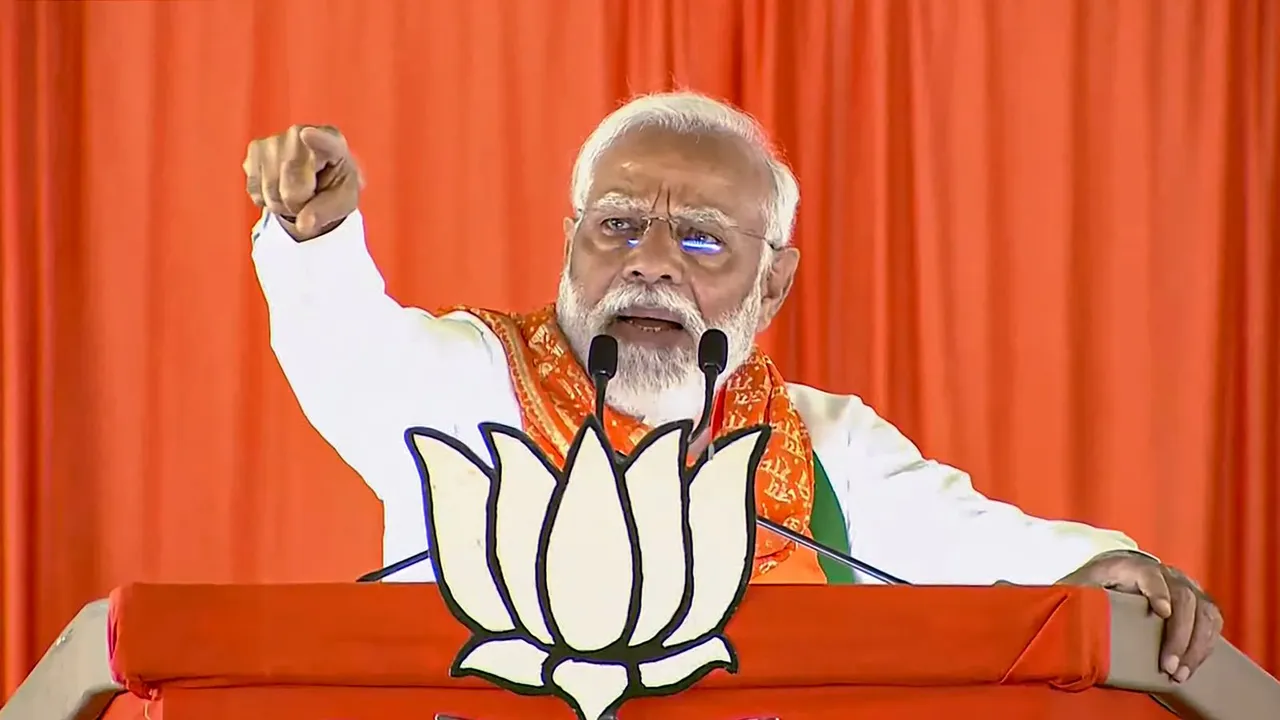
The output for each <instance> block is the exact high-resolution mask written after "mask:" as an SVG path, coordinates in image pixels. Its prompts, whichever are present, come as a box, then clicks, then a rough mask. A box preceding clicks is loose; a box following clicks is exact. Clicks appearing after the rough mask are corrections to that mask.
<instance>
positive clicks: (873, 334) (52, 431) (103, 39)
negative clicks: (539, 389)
mask: <svg viewBox="0 0 1280 720" xmlns="http://www.w3.org/2000/svg"><path fill="white" fill-rule="evenodd" d="M0 40H2V44H0V248H2V251H3V254H2V258H3V265H2V270H3V273H2V275H0V292H2V297H3V304H2V306H0V311H2V312H0V333H2V334H0V339H2V341H3V349H2V352H0V357H2V361H3V366H2V368H3V374H2V376H0V402H2V405H0V418H2V423H3V424H2V444H0V453H2V464H0V472H2V475H0V493H2V494H0V511H2V512H0V543H2V545H3V549H2V552H0V558H2V559H0V570H2V574H0V608H2V616H0V633H2V635H0V638H2V639H0V650H2V658H0V669H2V673H0V674H2V685H3V690H4V691H5V692H6V694H7V692H8V691H10V690H11V689H12V688H13V687H14V686H15V685H16V684H17V682H18V681H19V680H20V679H21V677H22V676H23V675H24V673H25V672H26V671H27V669H28V668H29V667H30V665H31V664H32V663H33V662H34V660H35V659H36V658H37V657H38V656H39V653H40V652H42V651H43V649H44V648H45V647H46V646H47V644H48V643H49V642H50V641H52V639H53V638H54V637H55V634H56V632H57V631H58V629H59V628H60V627H61V626H62V625H63V624H64V623H65V622H66V621H67V620H68V619H69V618H70V617H71V616H72V614H73V613H74V612H75V610H76V609H77V608H78V607H79V606H80V605H81V604H83V603H84V602H86V601H88V600H90V599H93V598H97V597H101V596H103V595H104V594H105V593H106V592H107V591H108V590H109V589H110V588H111V587H112V586H115V585H118V584H121V583H125V582H129V581H134V580H160V581H195V580H202V581H228V582H272V581H298V580H345V579H350V578H353V577H354V576H356V575H357V574H359V573H360V572H362V571H364V570H366V569H369V568H371V567H373V566H376V565H377V564H378V561H379V559H380V557H379V551H378V544H379V538H380V532H379V529H380V522H381V515H380V511H379V507H378V505H377V502H376V500H375V499H374V497H373V496H372V494H371V493H370V492H369V491H367V490H366V489H365V488H364V486H363V484H362V483H361V482H360V480H359V479H358V478H357V477H356V476H355V475H354V474H353V473H352V472H351V471H350V470H349V469H347V468H346V467H345V465H344V464H343V463H342V462H341V461H340V460H339V459H338V457H337V456H336V455H335V454H334V452H333V451H332V450H331V449H329V448H328V446H327V445H326V444H325V443H324V442H323V440H322V439H320V438H319V437H318V436H317V435H316V434H315V432H314V431H312V430H311V429H310V428H309V426H308V425H307V423H306V421H305V419H304V418H303V416H302V414H301V412H300V411H299V410H298V407H297V404H296V403H295V401H294V399H293V398H292V396H291V394H290V391H289V388H288V386H287V384H286V382H285V380H284V378H283V377H282V375H281V372H280V370H279V368H278V367H277V365H276V363H275V360H274V358H273V357H272V355H271V352H270V349H269V347H268V334H267V324H266V312H265V308H264V303H263V301H262V298H261V295H260V293H259V290H258V288H257V285H256V281H255V279H254V275H253V270H252V266H251V263H250V259H249V238H248V232H249V227H250V225H251V223H252V222H253V221H254V219H255V215H256V214H255V212H254V211H253V209H252V208H251V207H250V205H249V202H248V200H247V199H246V196H245V193H244V190H243V178H242V176H241V173H240V168H239V164H240V160H241V157H242V154H243V151H244V147H245V144H246V143H247V141H248V140H249V139H250V138H252V137H254V136H259V135H263V134H267V133H271V132H276V131H279V130H281V129H282V128H284V127H287V126H288V125H289V124H292V123H332V124H335V125H338V126H340V127H341V128H342V129H343V130H344V131H345V132H346V133H347V134H348V135H349V137H350V138H351V141H352V144H353V146H354V147H355V148H356V149H357V152H358V154H359V157H360V159H361V160H362V161H363V163H364V165H365V166H366V168H367V172H368V177H369V186H368V190H367V195H366V199H365V203H364V207H365V209H366V212H367V216H368V227H369V237H370V243H371V246H372V251H373V253H374V255H375V257H376V258H377V260H378V261H379V263H380V265H381V267H382V268H383V270H384V272H385V274H386V276H387V279H388V283H389V286H390V289H391V291H392V292H393V294H394V295H395V296H396V297H397V298H398V299H400V300H401V301H402V302H405V303H410V304H415V305H419V306H423V307H436V306H439V305H443V304H447V303H455V302H467V303H475V304H482V305H489V306H494V307H512V308H514V307H529V306H531V305H533V304H535V303H540V302H544V301H546V300H548V299H549V298H551V297H552V293H553V291H554V288H555V282H556V277H557V272H558V270H559V264H560V260H561V235H560V219H561V218H562V216H563V215H564V213H565V211H566V205H567V194H568V191H567V187H568V177H569V168H570V164H571V162H572V159H573V157H574V154H575V151H576V148H577V145H578V143H580V142H581V141H582V139H583V138H584V137H585V136H586V134H587V133H588V132H589V131H590V129H591V128H592V127H593V125H594V124H595V123H596V122H597V121H598V120H599V119H600V118H601V117H602V116H603V115H604V114H605V113H606V112H607V111H608V110H609V109H611V108H612V107H614V106H615V104H616V103H617V102H618V101H619V100H620V99H622V98H624V97H626V96H627V95H629V94H631V93H633V92H638V91H649V90H657V89H662V88H667V87H670V86H673V85H678V86H685V87H692V88H696V89H699V90H702V91H706V92H710V93H713V94H716V95H720V96H723V97H725V98H728V99H730V100H733V101H735V102H737V103H739V104H741V105H742V106H744V107H745V108H747V109H748V110H750V111H751V112H753V113H755V114H756V115H757V116H758V117H760V118H761V120H762V121H763V122H764V123H765V124H766V125H767V126H768V127H769V128H770V129H771V130H772V131H773V132H774V133H775V134H776V137H777V138H778V140H779V142H780V143H781V145H782V146H783V147H784V148H785V150H786V153H787V155H788V157H789V158H790V159H791V161H792V162H793V163H794V165H795V167H796V169H797V172H798V175H799V177H800V181H801V185H802V188H803V192H804V200H803V202H802V204H801V214H800V215H801V217H800V229H799V235H798V239H797V243H798V244H799V246H800V248H802V252H803V256H804V259H803V261H802V263H801V270H800V277H799V281H798V282H797V285H796V290H795V293H794V295H793V297H792V299H791V300H790V302H789V304H788V306H787V308H786V310H785V312H784V314H783V316H782V317H781V319H780V320H779V321H778V322H777V323H776V327H775V329H774V330H773V331H772V332H771V333H770V334H769V337H768V338H767V339H766V341H765V343H766V345H767V347H768V349H769V350H770V351H771V352H772V353H773V354H774V355H775V357H776V358H777V359H778V361H779V364H780V365H781V366H782V368H783V369H784V371H785V372H786V373H788V375H789V376H790V377H791V378H792V379H794V380H797V381H802V382H806V383H810V384H816V385H819V386H821V387H824V388H828V389H830V390H833V391H839V392H852V393H857V394H860V395H862V396H863V397H864V398H865V399H866V400H867V401H868V402H870V403H871V404H872V405H873V406H875V407H876V408H877V409H878V410H879V411H880V412H881V413H882V414H883V415H885V416H887V417H888V418H889V419H891V420H892V421H894V422H896V423H897V424H898V425H899V426H900V427H901V428H902V429H903V430H904V431H905V432H907V433H908V434H909V435H910V436H911V437H913V438H914V439H915V440H916V441H917V442H918V443H919V444H920V445H921V446H922V448H923V449H924V450H925V451H926V452H927V453H929V454H931V455H933V456H937V457H940V458H942V459H945V460H947V461H950V462H951V463H953V464H956V465H959V466H961V467H964V468H966V469H968V470H970V471H971V472H972V473H973V474H974V477H975V481H976V483H977V484H978V486H979V487H980V488H982V489H983V490H984V491H986V492H988V493H990V494H993V495H995V496H998V497H1001V498H1004V499H1007V500H1010V501H1013V502H1016V503H1018V504H1020V505H1022V506H1023V507H1024V508H1026V509H1027V510H1029V511H1031V512H1035V513H1039V514H1045V515H1051V516H1066V517H1071V518H1075V519H1080V520H1084V521H1088V522H1091V523H1095V524H1101V525H1107V526H1115V527H1120V528H1123V529H1125V530H1127V531H1128V532H1130V533H1131V534H1132V535H1133V536H1134V537H1135V538H1137V539H1138V540H1139V541H1140V542H1141V543H1142V544H1143V546H1144V547H1146V548H1148V549H1150V550H1152V551H1154V552H1155V553H1157V554H1159V555H1160V556H1162V557H1163V558H1166V559H1167V560H1168V561H1170V562H1173V563H1176V564H1178V565H1180V566H1183V567H1185V568H1186V569H1187V570H1189V571H1190V572H1191V573H1193V574H1194V575H1195V576H1197V577H1199V578H1202V579H1203V580H1204V582H1205V583H1206V585H1207V587H1208V589H1209V590H1210V591H1211V592H1212V593H1213V594H1214V595H1215V596H1216V597H1217V598H1218V599H1219V601H1220V602H1221V604H1222V606H1223V607H1224V610H1225V613H1226V616H1227V618H1228V628H1227V633H1228V636H1229V637H1230V638H1231V639H1233V640H1234V641H1235V642H1236V643H1237V644H1238V645H1240V646H1241V647H1242V648H1243V649H1244V650H1245V651H1247V652H1249V653H1250V654H1252V655H1253V656H1254V657H1255V658H1257V659H1258V660H1259V661H1260V662H1261V663H1263V664H1264V665H1266V666H1267V667H1268V668H1269V669H1270V670H1271V671H1273V672H1280V450H1278V448H1280V216H1278V212H1280V211H1278V210H1277V208H1278V207H1280V200H1278V198H1280V181H1278V179H1277V174H1278V173H1280V138H1278V135H1280V119H1278V114H1280V108H1278V104H1280V6H1278V5H1277V4H1276V3H1275V2H1272V1H1271V0H1253V1H1246V0H1202V1H1200V2H1195V1H1192V0H1180V1H1176V2H1175V1H1173V0H1148V1H1145V2H1136V1H1130V0H1110V1H1107V2H1103V1H1096V0H1094V1H1086V0H1078V1H1075V2H1073V1H1071V0H1036V2H1026V1H1024V0H1004V1H997V0H993V1H991V2H984V3H959V2H953V1H952V0H937V1H936V2H928V1H925V0H919V1H911V0H878V1H877V0H867V1H865V2H856V1H854V0H808V1H806V2H783V1H782V0H777V1H776V2H774V1H767V0H760V1H753V2H748V1H746V0H743V1H741V2H739V1H734V0H684V1H681V0H665V1H662V0H652V1H648V2H645V1H641V0H630V1H623V0H612V1H610V2H600V1H599V0H521V1H520V2H510V1H509V0H469V1H468V2H453V1H452V0H438V1H435V2H426V1H422V0H395V1H393V0H382V1H381V2H373V3H359V2H357V1H356V0H350V1H349V2H348V1H343V2H339V1H337V0H333V1H332V2H326V3H318V2H315V1H314V0H292V1H283V0H280V1H276V2H270V3H267V2H257V3H251V2H247V1H246V2H238V1H236V0H217V1H211V2H145V3H142V2H139V3H110V2H24V1H22V0H0Z"/></svg>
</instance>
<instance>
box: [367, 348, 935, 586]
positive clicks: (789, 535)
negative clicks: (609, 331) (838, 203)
mask: <svg viewBox="0 0 1280 720" xmlns="http://www.w3.org/2000/svg"><path fill="white" fill-rule="evenodd" d="M728 364H729V339H728V338H727V337H726V336H725V334H724V332H722V331H720V330H718V329H716V328H711V329H710V330H707V331H706V332H705V333H703V334H702V337H701V338H699V339H698V368H699V369H700V370H702V375H703V377H704V378H705V379H706V384H705V386H704V393H703V403H702V417H701V418H700V419H699V420H698V424H697V426H696V427H695V428H694V430H693V434H692V435H690V436H689V439H690V441H692V440H693V439H695V438H697V437H698V436H699V435H701V434H702V433H703V432H705V431H706V429H707V427H708V426H710V424H711V414H712V406H713V405H714V403H715V390H716V380H717V379H719V377H720V374H721V373H723V372H724V371H725V368H726V367H727V366H728ZM617 373H618V341H617V340H616V339H615V338H613V337H612V336H611V335H597V336H595V337H594V338H592V339H591V348H590V350H589V351H588V353H587V375H588V376H590V378H591V381H592V383H594V385H595V390H596V406H595V413H596V418H597V420H598V421H599V422H600V426H601V428H603V427H604V404H605V403H604V398H605V390H606V389H607V388H608V385H609V381H610V380H612V379H613V376H614V375H616V374H617ZM712 440H713V442H709V443H707V449H706V450H705V451H704V452H705V453H706V456H707V458H710V457H711V455H712V454H713V453H714V452H715V449H714V448H715V443H714V438H712ZM616 460H617V461H618V462H624V461H625V460H626V458H625V456H624V455H622V454H621V453H618V457H617V458H616ZM756 525H757V526H759V527H761V528H764V529H765V530H768V531H769V532H772V533H774V534H776V535H780V536H781V537H783V538H785V539H787V540H789V541H791V542H793V543H795V544H796V545H798V546H800V547H804V548H808V549H809V550H812V551H814V552H815V553H817V554H819V555H821V556H823V557H826V558H830V559H831V560H834V561H835V562H838V563H840V564H841V565H844V566H845V567H847V568H849V569H851V570H854V571H857V572H860V573H862V574H864V575H867V576H869V577H872V578H875V579H876V580H879V581H880V582H882V583H886V584H889V585H910V584H911V583H909V582H907V581H906V580H903V579H901V578H899V577H895V576H893V575H890V574H889V573H887V572H885V571H883V570H880V569H879V568H876V567H874V566H872V565H868V564H866V563H864V562H862V561H861V560H859V559H857V558H855V557H852V556H850V555H846V554H844V553H842V552H840V551H839V550H836V549H834V548H830V547H827V546H826V545H823V544H822V543H820V542H818V541H816V540H813V539H812V538H808V537H805V536H804V535H801V534H800V533H798V532H796V531H794V530H792V529H791V528H788V527H786V526H784V525H780V524H778V523H775V522H773V521H772V520H769V519H767V518H763V517H757V518H756ZM430 559H431V550H430V548H428V549H426V550H423V551H422V552H420V553H418V554H416V555H411V556H409V557H407V558H405V559H403V560H400V561H399V562H395V563H392V564H390V565H388V566H386V567H384V568H380V569H378V570H374V571H373V572H370V573H366V574H364V575H361V576H360V578H359V579H357V580H356V582H360V583H368V582H378V581H381V580H383V579H384V578H386V577H388V576H389V575H394V574H395V573H398V572H400V571H401V570H405V569H407V568H410V567H413V566H414V565H417V564H419V563H423V562H427V561H428V560H430Z"/></svg>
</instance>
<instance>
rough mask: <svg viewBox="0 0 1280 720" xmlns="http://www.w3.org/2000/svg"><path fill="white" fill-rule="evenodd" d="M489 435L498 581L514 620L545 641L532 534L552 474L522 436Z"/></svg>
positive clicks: (542, 514)
mask: <svg viewBox="0 0 1280 720" xmlns="http://www.w3.org/2000/svg"><path fill="white" fill-rule="evenodd" d="M489 437H490V442H491V443H492V446H493V450H494V453H495V454H496V457H495V460H496V462H497V469H498V501H497V513H496V517H495V525H494V527H495V529H496V530H497V534H496V537H497V549H498V565H499V567H500V568H501V571H502V581H503V582H504V583H505V584H506V586H507V593H508V594H509V595H510V598H511V605H512V608H513V609H514V610H515V613H516V616H517V617H519V618H520V623H521V624H522V625H524V627H525V628H527V629H528V631H529V634H531V635H533V637H534V638H536V639H537V640H539V641H540V642H542V644H544V645H550V644H552V638H551V630H550V629H549V628H548V626H547V620H546V617H545V616H544V615H543V612H542V603H541V602H539V600H538V582H537V580H538V573H537V569H538V539H539V536H540V535H541V533H542V527H543V524H544V523H545V522H546V520H547V506H548V504H549V503H550V502H551V494H552V493H553V492H555V489H556V477H555V475H554V474H552V472H551V470H550V469H549V468H548V467H547V466H546V464H545V463H543V462H542V459H541V458H540V457H538V456H535V455H534V454H533V453H534V451H533V450H532V449H531V448H530V447H529V446H528V445H527V444H526V442H527V441H524V440H521V439H520V438H518V437H513V436H512V435H508V434H507V433H504V432H495V433H492V434H491V435H490V436H489Z"/></svg>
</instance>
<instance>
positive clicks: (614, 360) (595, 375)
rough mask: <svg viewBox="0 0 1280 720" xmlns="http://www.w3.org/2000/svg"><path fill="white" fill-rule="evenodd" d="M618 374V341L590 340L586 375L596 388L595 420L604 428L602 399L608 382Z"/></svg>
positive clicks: (607, 338) (603, 337) (602, 337)
mask: <svg viewBox="0 0 1280 720" xmlns="http://www.w3.org/2000/svg"><path fill="white" fill-rule="evenodd" d="M617 374H618V340H617V339H616V338H615V337H613V336H612V335H597V336H595V337H593V338H591V348H590V349H589V350H588V351H587V375H588V376H590V378H591V382H592V384H594V385H595V387H596V420H599V421H600V427H601V428H603V427H604V397H605V390H607V389H608V387H609V381H610V380H612V379H613V376H614V375H617Z"/></svg>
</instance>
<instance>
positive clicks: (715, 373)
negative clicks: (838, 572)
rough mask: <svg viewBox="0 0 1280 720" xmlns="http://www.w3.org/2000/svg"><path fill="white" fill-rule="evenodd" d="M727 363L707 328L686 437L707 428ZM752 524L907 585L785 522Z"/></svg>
mask: <svg viewBox="0 0 1280 720" xmlns="http://www.w3.org/2000/svg"><path fill="white" fill-rule="evenodd" d="M728 364H729V338H727V337H726V336H725V334H724V332H722V331H721V330H718V329H716V328H711V329H709V330H707V331H706V332H704V333H702V337H701V338H699V339H698V367H699V368H701V369H702V376H703V378H705V380H706V382H705V384H704V385H703V395H702V418H701V419H700V420H699V421H698V425H697V427H696V428H695V429H694V431H693V434H692V435H691V436H690V437H689V439H690V440H692V439H693V438H696V437H698V436H699V435H701V434H702V433H703V431H705V430H706V429H707V426H709V425H710V424H711V406H712V405H713V404H714V402H715V393H716V380H717V379H719V377H720V373H722V372H724V370H725V367H726V366H728ZM705 452H706V457H707V459H710V458H711V456H712V455H713V454H714V453H715V438H712V439H711V441H710V442H708V443H707V449H706V450H705ZM756 525H757V526H759V527H762V528H764V529H765V530H768V531H769V532H772V533H774V534H775V535H781V536H782V537H784V538H786V539H787V540H790V541H791V542H793V543H795V544H796V545H799V546H801V547H805V548H808V549H810V550H812V551H814V552H816V553H818V554H819V555H823V556H825V557H828V558H830V559H832V560H834V561H836V562H838V563H840V564H841V565H844V566H845V567H847V568H849V569H851V570H856V571H858V572H861V573H863V574H864V575H870V576H871V577H873V578H875V579H876V580H879V581H880V582H882V583H885V584H887V585H910V584H911V583H909V582H907V581H906V580H903V579H902V578H900V577H896V576H894V575H890V574H889V573H887V572H885V571H883V570H881V569H879V568H877V567H875V566H872V565H868V564H866V563H864V562H862V561H861V560H859V559H857V558H855V557H853V556H851V555H845V554H844V553H842V552H840V551H839V550H836V549H835V548H830V547H827V546H826V545H823V544H822V543H820V542H818V541H817V540H814V539H812V538H807V537H805V536H804V535H801V534H800V533H798V532H796V531H795V530H792V529H791V528H789V527H786V526H785V525H780V524H778V523H776V522H774V521H772V520H769V519H768V518H762V517H756Z"/></svg>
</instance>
